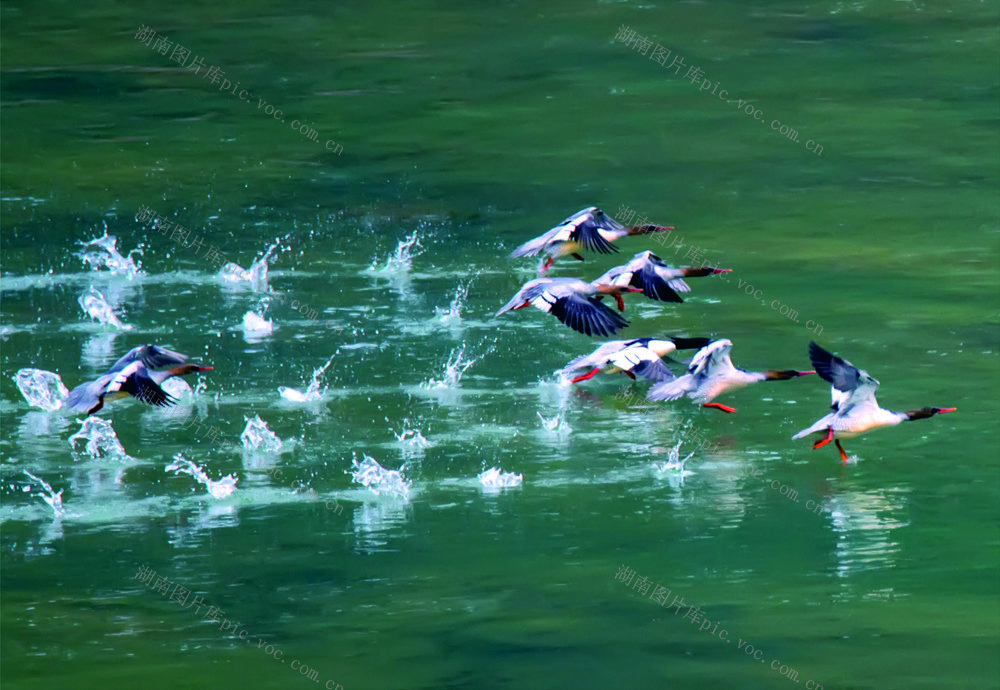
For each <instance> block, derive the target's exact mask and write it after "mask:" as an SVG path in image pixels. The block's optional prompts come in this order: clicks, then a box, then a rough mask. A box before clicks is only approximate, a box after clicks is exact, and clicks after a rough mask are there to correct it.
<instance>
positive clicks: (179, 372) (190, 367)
mask: <svg viewBox="0 0 1000 690" xmlns="http://www.w3.org/2000/svg"><path fill="white" fill-rule="evenodd" d="M214 368H215V367H204V366H202V365H200V364H181V365H180V366H176V367H174V368H173V369H171V370H170V375H171V376H186V375H187V374H193V373H195V372H196V371H211V370H212V369H214Z"/></svg>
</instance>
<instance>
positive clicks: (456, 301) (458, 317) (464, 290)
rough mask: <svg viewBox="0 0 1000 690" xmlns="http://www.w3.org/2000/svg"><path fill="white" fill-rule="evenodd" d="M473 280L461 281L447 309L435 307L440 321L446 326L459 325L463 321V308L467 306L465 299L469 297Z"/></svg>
mask: <svg viewBox="0 0 1000 690" xmlns="http://www.w3.org/2000/svg"><path fill="white" fill-rule="evenodd" d="M470 285H472V282H471V281H470V282H468V283H465V284H462V283H459V285H458V288H457V289H456V290H455V296H454V297H452V298H451V304H450V305H448V308H447V309H441V308H440V307H434V312H435V313H436V314H437V316H438V321H439V322H440V323H442V324H444V325H445V326H457V325H459V324H460V323H461V322H462V309H463V308H464V307H465V300H466V299H468V297H469V286H470Z"/></svg>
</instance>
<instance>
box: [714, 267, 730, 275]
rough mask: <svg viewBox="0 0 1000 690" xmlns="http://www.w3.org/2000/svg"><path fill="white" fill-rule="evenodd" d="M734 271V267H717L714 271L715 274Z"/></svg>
mask: <svg viewBox="0 0 1000 690" xmlns="http://www.w3.org/2000/svg"><path fill="white" fill-rule="evenodd" d="M732 272H733V269H731V268H717V269H715V270H714V271H712V273H713V274H715V273H732Z"/></svg>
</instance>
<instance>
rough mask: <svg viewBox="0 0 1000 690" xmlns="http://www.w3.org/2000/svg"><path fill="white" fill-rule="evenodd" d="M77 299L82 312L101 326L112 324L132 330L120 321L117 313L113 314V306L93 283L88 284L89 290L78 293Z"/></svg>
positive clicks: (125, 329) (122, 328) (124, 329)
mask: <svg viewBox="0 0 1000 690" xmlns="http://www.w3.org/2000/svg"><path fill="white" fill-rule="evenodd" d="M77 301H78V302H79V303H80V308H81V309H83V313H85V314H86V315H87V316H89V317H90V318H92V319H94V320H96V321H97V322H98V323H100V324H101V325H102V326H114V327H115V328H120V329H121V330H123V331H130V330H132V327H131V326H128V325H126V324H124V323H122V321H121V319H119V318H118V315H117V314H115V310H114V308H113V307H112V306H111V305H110V304H108V300H107V299H106V298H105V297H104V295H103V294H102V293H101V291H100V290H98V289H97V288H95V287H94V286H93V285H91V286H90V292H88V293H85V294H83V295H80V297H79V298H77Z"/></svg>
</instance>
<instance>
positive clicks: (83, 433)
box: [69, 417, 134, 462]
mask: <svg viewBox="0 0 1000 690" xmlns="http://www.w3.org/2000/svg"><path fill="white" fill-rule="evenodd" d="M77 441H86V442H87V445H86V446H84V449H83V451H84V453H86V454H87V455H89V456H90V457H91V458H93V459H94V460H117V461H119V462H126V461H130V460H133V459H134V458H132V457H130V456H129V454H128V453H126V452H125V448H123V447H122V444H121V442H120V441H119V440H118V436H117V434H115V430H114V429H113V428H112V426H111V422H109V421H107V420H104V419H101V418H100V417H87V418H86V419H85V420H83V421H82V422H80V430H79V431H78V432H76V433H75V434H73V435H72V436H70V437H69V444H70V446H72V447H73V454H74V455H77V454H78V453H79V451H78V450H77V448H76V442H77Z"/></svg>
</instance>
